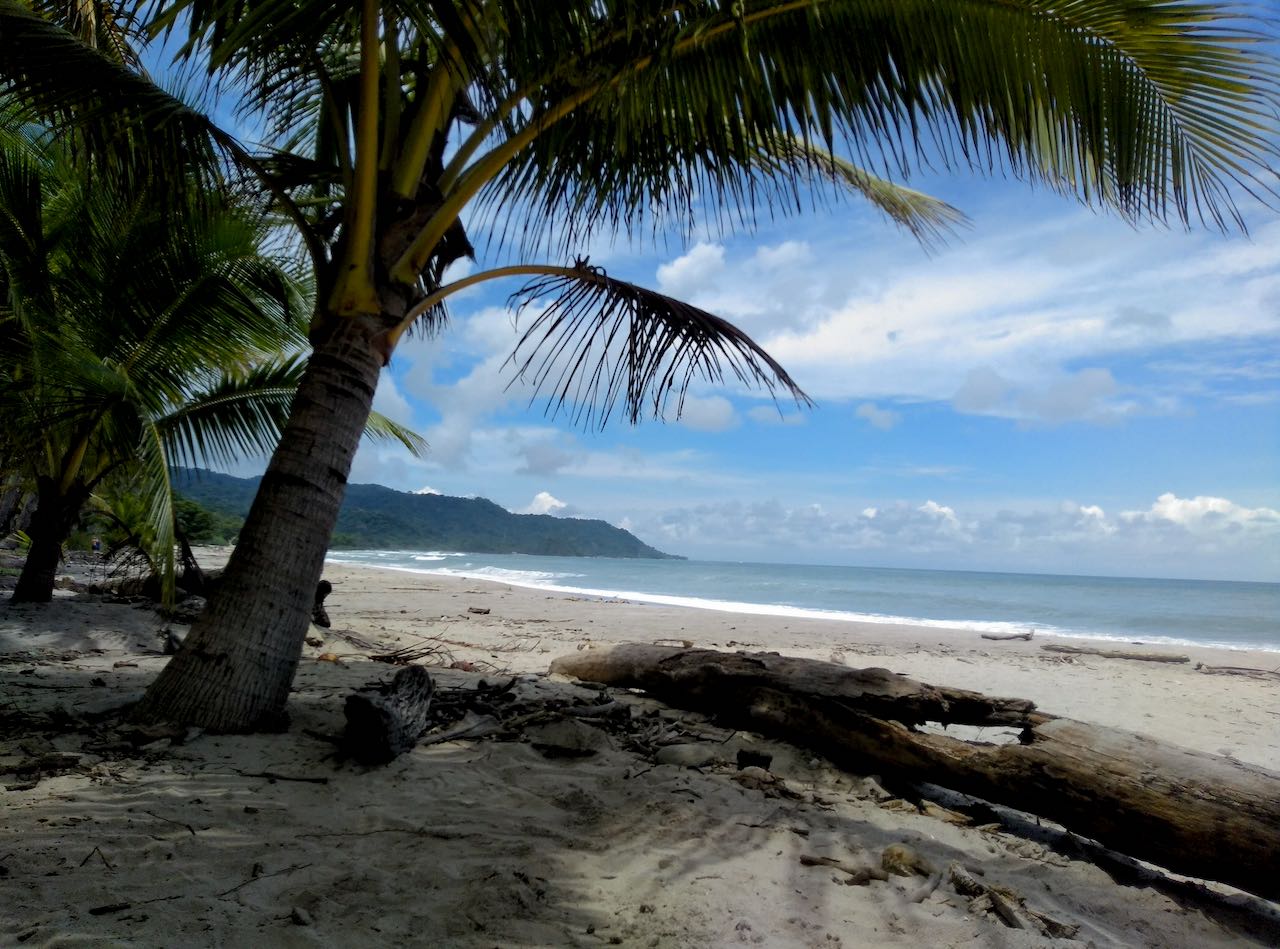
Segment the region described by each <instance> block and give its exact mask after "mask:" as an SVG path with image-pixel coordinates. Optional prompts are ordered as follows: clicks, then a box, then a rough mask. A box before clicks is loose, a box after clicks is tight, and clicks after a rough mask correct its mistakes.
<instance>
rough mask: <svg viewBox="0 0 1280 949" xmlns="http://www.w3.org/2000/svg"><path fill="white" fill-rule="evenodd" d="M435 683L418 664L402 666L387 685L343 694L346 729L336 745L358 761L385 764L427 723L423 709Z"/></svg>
mask: <svg viewBox="0 0 1280 949" xmlns="http://www.w3.org/2000/svg"><path fill="white" fill-rule="evenodd" d="M434 692H435V683H434V682H433V681H432V680H431V674H430V673H429V672H427V670H426V669H424V668H423V667H422V666H405V667H404V668H403V669H401V670H400V671H399V672H397V673H396V674H395V677H394V678H393V679H392V680H391V682H390V683H389V684H387V685H381V684H379V685H373V686H365V687H364V688H363V689H360V690H359V691H357V692H356V693H354V694H353V695H348V696H347V701H346V707H345V714H346V718H347V726H346V730H345V731H344V732H343V735H342V743H341V744H340V745H339V748H340V750H341V751H342V753H343V754H344V755H346V756H347V757H350V758H354V759H355V760H356V761H359V762H360V763H361V764H371V765H372V764H386V763H387V762H389V761H392V760H393V759H394V758H396V757H397V756H398V755H400V754H403V753H404V752H406V751H408V750H410V749H411V748H413V746H414V745H416V744H417V743H418V739H419V738H421V737H422V733H423V732H425V731H426V730H427V728H428V726H429V725H430V724H431V722H430V719H429V718H428V717H427V712H428V710H429V709H430V708H431V698H432V695H433V694H434Z"/></svg>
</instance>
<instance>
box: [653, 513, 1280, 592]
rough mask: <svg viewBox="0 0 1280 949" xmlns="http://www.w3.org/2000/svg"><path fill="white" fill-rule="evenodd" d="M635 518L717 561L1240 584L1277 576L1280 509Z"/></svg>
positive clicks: (670, 543)
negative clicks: (958, 567) (959, 567)
mask: <svg viewBox="0 0 1280 949" xmlns="http://www.w3.org/2000/svg"><path fill="white" fill-rule="evenodd" d="M629 522H630V523H631V524H632V530H634V531H635V533H637V534H638V535H639V536H640V537H642V538H644V539H645V540H646V541H648V542H650V543H652V544H655V545H656V546H657V547H659V548H660V549H664V550H669V551H673V552H677V553H690V554H693V555H702V556H712V557H714V556H738V557H755V558H758V559H762V560H767V559H785V558H788V557H791V558H801V559H811V558H812V557H813V556H814V553H813V552H814V551H822V556H823V557H826V558H829V559H830V560H831V561H832V562H840V561H846V562H862V563H877V562H885V563H901V564H912V565H920V566H930V565H933V566H952V567H954V565H955V564H956V563H965V564H969V565H972V566H973V567H974V568H976V569H1004V570H1018V571H1026V570H1044V571H1049V572H1062V573H1070V572H1082V571H1083V570H1100V571H1104V572H1111V573H1118V574H1127V575H1132V574H1135V573H1136V574H1147V575H1164V576H1222V577H1227V578H1234V579H1240V578H1243V579H1265V578H1270V579H1275V577H1276V575H1277V574H1280V511H1276V510H1274V509H1272V508H1268V507H1254V508H1250V507H1247V506H1244V505H1240V504H1236V503H1234V502H1232V501H1229V500H1226V499H1224V498H1212V497H1197V498H1179V497H1177V496H1176V495H1173V494H1164V495H1161V496H1160V497H1159V498H1157V499H1156V501H1155V502H1154V503H1153V504H1152V506H1151V508H1150V509H1148V510H1144V511H1126V512H1124V513H1122V514H1119V515H1118V516H1112V515H1109V514H1108V513H1107V512H1106V510H1105V509H1104V508H1103V507H1102V506H1100V505H1097V504H1080V503H1078V502H1074V501H1062V502H1060V503H1058V504H1050V505H1038V506H1026V505H1023V506H1022V507H1020V508H1012V507H991V506H988V505H965V506H962V505H958V504H946V503H942V502H939V501H937V500H934V499H932V498H931V499H927V500H925V501H923V502H921V503H912V502H906V501H901V500H899V501H892V502H889V503H884V504H877V505H870V506H864V507H861V508H856V507H851V509H849V510H848V511H842V510H840V509H838V508H836V507H835V506H834V505H820V504H795V505H789V504H783V503H782V502H780V501H777V500H770V501H755V502H747V501H738V500H725V501H720V502H715V503H709V504H700V505H693V506H688V507H679V508H670V509H660V510H655V511H650V512H648V513H643V512H640V513H637V512H634V511H633V512H631V513H630V514H629ZM1086 565H1087V566H1086Z"/></svg>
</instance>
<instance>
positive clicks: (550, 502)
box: [516, 491, 569, 514]
mask: <svg viewBox="0 0 1280 949" xmlns="http://www.w3.org/2000/svg"><path fill="white" fill-rule="evenodd" d="M568 506H569V505H568V504H566V503H565V502H564V501H561V500H560V499H559V498H557V497H555V496H553V495H552V494H551V493H550V492H548V491H539V492H538V493H537V494H535V495H534V496H533V500H532V501H530V502H529V504H528V506H527V507H525V508H523V509H521V510H519V511H517V512H516V513H517V514H557V513H559V512H561V511H563V510H564V509H565V508H567V507H568Z"/></svg>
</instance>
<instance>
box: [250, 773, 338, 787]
mask: <svg viewBox="0 0 1280 949" xmlns="http://www.w3.org/2000/svg"><path fill="white" fill-rule="evenodd" d="M236 774H238V775H240V776H241V777H242V778H266V779H267V780H268V781H299V782H302V783H303V784H328V783H329V779H328V778H305V777H294V776H293V775H289V774H276V773H275V772H274V771H237V772H236Z"/></svg>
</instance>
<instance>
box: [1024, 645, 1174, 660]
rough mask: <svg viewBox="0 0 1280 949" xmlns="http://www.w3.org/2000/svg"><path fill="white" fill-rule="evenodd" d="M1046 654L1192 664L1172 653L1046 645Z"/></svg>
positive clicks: (1044, 646)
mask: <svg viewBox="0 0 1280 949" xmlns="http://www.w3.org/2000/svg"><path fill="white" fill-rule="evenodd" d="M1040 648H1041V649H1043V650H1044V651H1045V652H1062V653H1067V654H1068V655H1071V656H1101V657H1102V658H1103V659H1138V660H1141V661H1142V662H1190V661H1191V657H1190V656H1181V655H1178V654H1177V653H1172V652H1135V651H1133V650H1128V649H1095V648H1094V647H1092V646H1059V645H1055V644H1045V645H1043V646H1041V647H1040Z"/></svg>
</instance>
